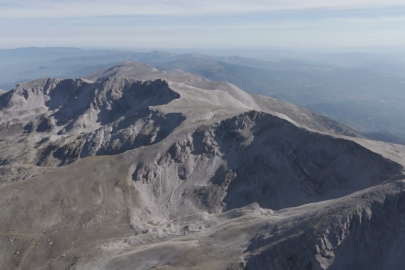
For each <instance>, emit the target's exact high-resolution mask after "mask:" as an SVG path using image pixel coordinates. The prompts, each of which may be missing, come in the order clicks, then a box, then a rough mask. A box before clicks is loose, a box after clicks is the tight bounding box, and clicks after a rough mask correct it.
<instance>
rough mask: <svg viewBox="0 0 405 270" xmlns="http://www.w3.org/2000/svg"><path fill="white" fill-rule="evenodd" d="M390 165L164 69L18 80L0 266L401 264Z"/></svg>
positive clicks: (313, 125) (357, 141) (357, 146)
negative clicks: (75, 77) (66, 77)
mask: <svg viewBox="0 0 405 270" xmlns="http://www.w3.org/2000/svg"><path fill="white" fill-rule="evenodd" d="M158 57H162V56H158ZM90 79H91V80H90ZM346 135H351V136H352V137H349V136H346ZM404 165H405V146H400V145H393V144H386V143H382V142H377V141H370V140H366V139H364V138H361V136H358V134H356V133H355V132H354V131H352V130H350V129H349V128H347V127H345V126H343V125H340V124H338V123H337V122H335V121H333V120H328V119H327V118H325V117H321V116H318V115H316V114H313V113H311V112H309V111H307V110H306V109H303V108H300V107H298V106H296V105H293V104H290V103H287V102H285V101H281V100H276V99H274V98H271V97H264V96H259V95H252V94H248V93H246V92H244V91H242V90H241V89H239V88H238V87H236V86H235V85H232V84H230V83H228V82H214V81H210V80H208V79H206V78H203V77H200V76H196V75H192V74H189V73H184V72H181V71H178V70H177V71H161V70H159V69H156V68H154V67H152V66H149V65H147V64H142V63H132V62H130V63H124V64H120V65H118V66H114V67H111V68H108V69H105V70H99V71H96V72H94V73H93V74H91V75H89V76H87V77H86V78H83V79H37V80H34V81H30V82H24V83H20V84H19V85H17V86H16V87H14V89H12V90H11V91H9V92H7V93H5V94H3V95H2V96H0V211H1V219H0V232H1V233H0V242H1V245H0V251H1V252H0V265H1V266H2V267H3V268H4V269H45V268H46V269H50V270H53V269H55V270H56V269H100V270H103V269H105V270H107V269H122V270H130V269H145V270H146V269H196V270H202V269H212V270H222V269H235V270H236V269H238V270H242V269H247V270H250V269H255V270H262V269H263V270H264V269H286V270H292V269H319V270H320V269H349V270H351V269H353V270H354V269H377V270H379V269H381V270H382V269H387V268H389V269H401V267H402V266H403V265H404V263H405V259H404V256H403V253H404V251H405V245H404V241H403V239H404V237H405V235H404V230H403V227H404V226H403V223H404V220H405V208H404V205H405V204H404V202H405V201H404V198H405V186H404V180H403V179H405V175H404V170H405V168H404ZM370 258H373V259H372V260H370Z"/></svg>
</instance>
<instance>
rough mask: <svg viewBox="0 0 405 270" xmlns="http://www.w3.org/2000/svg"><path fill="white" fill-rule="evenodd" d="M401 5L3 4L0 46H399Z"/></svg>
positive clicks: (163, 0) (3, 0) (360, 0)
mask: <svg viewBox="0 0 405 270" xmlns="http://www.w3.org/2000/svg"><path fill="white" fill-rule="evenodd" d="M404 11H405V3H404V2H403V1H395V0H390V1H385V2H381V1H374V0H373V1H364V0H355V1H327V2H326V1H305V3H302V2H299V1H294V0H288V1H262V0H254V1H239V2H238V3H234V2H232V1H229V0H225V1H211V0H205V1H199V2H195V1H189V0H183V1H168V0H159V1H154V2H153V3H152V2H150V1H144V0H137V1H128V0H121V1H114V3H112V2H109V1H105V0H102V1H91V0H85V1H77V0H74V1H66V0H62V1H52V0H37V1H31V0H18V1H10V0H0V23H1V24H0V35H1V36H2V39H1V42H0V48H19V47H60V46H63V47H80V48H100V49H101V48H107V49H141V48H153V49H161V50H167V49H168V48H169V49H190V48H200V49H224V48H229V49H280V48H283V49H293V50H294V49H301V50H302V49H305V50H315V49H331V48H333V49H336V50H344V49H351V50H359V49H370V48H371V49H378V48H401V47H403V46H404V45H405V38H404V37H405V35H404V34H405V27H404V22H405V16H404V15H403V14H405V12H404Z"/></svg>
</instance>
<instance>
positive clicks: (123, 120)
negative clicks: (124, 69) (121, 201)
mask: <svg viewBox="0 0 405 270" xmlns="http://www.w3.org/2000/svg"><path fill="white" fill-rule="evenodd" d="M179 97H180V96H179V94H178V93H176V92H174V91H172V90H171V89H170V88H169V87H168V85H167V83H166V82H164V81H161V80H156V81H146V82H139V81H135V80H131V79H124V78H117V77H112V78H109V79H107V80H105V81H101V82H99V83H91V82H87V81H84V80H59V79H40V80H37V81H33V82H30V83H24V84H21V85H18V86H17V87H16V88H15V89H13V90H12V91H10V92H8V93H7V94H5V95H4V96H2V97H1V100H0V104H1V106H2V112H1V113H2V115H4V118H3V121H2V123H1V125H2V127H3V128H1V133H2V135H3V137H4V138H5V139H4V142H5V144H6V145H5V149H7V146H8V145H7V144H8V142H10V141H11V140H13V139H14V138H15V137H16V136H20V137H19V140H20V142H19V143H18V145H20V146H21V147H22V148H26V147H27V145H32V144H33V143H35V146H34V148H35V149H27V150H28V151H29V150H33V151H30V153H24V157H23V160H22V161H23V162H24V163H32V164H37V165H46V166H59V165H63V164H68V163H71V162H73V161H75V160H77V159H79V158H83V157H86V156H89V155H109V154H119V153H122V152H124V151H127V150H130V149H134V148H136V147H140V146H143V145H149V144H153V143H156V142H157V141H159V140H161V139H162V138H164V137H165V136H166V135H167V134H169V133H170V132H171V131H172V130H173V129H174V128H175V127H176V126H178V125H180V123H181V122H182V121H183V120H184V117H183V116H182V115H181V113H177V114H167V115H164V114H162V113H159V112H158V111H155V110H152V109H150V107H151V106H156V105H161V104H166V103H169V102H170V101H172V100H174V99H178V98H179ZM10 118H12V121H7V119H10ZM9 150H10V151H7V150H6V152H7V153H8V154H9V155H8V156H7V162H13V161H18V160H20V158H21V156H19V153H13V152H14V150H16V149H15V147H13V148H12V149H9ZM3 156H6V155H5V154H4V155H3ZM29 157H32V158H31V159H27V158H29Z"/></svg>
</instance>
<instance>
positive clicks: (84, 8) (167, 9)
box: [0, 0, 405, 19]
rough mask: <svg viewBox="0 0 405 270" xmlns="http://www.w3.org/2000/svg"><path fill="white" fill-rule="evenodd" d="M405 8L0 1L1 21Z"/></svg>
mask: <svg viewBox="0 0 405 270" xmlns="http://www.w3.org/2000/svg"><path fill="white" fill-rule="evenodd" d="M389 7H405V2H404V1H403V0H387V1H381V0H378V1H377V0H350V1H349V0H341V1H337V0H333V1H326V0H323V1H321V0H309V1H302V0H299V1H298V0H283V1H281V0H267V1H264V0H249V1H247V0H246V1H231V0H222V1H213V0H201V1H195V0H177V1H174V0H173V1H169V0H155V1H151V0H132V1H130V0H116V1H110V0H108V1H107V0H82V1H78V0H59V1H56V0H0V18H27V19H29V18H44V19H45V18H74V17H99V16H135V15H178V16H189V15H215V14H217V15H218V14H241V13H254V12H266V11H267V12H268V11H277V10H300V9H319V8H324V9H358V8H389Z"/></svg>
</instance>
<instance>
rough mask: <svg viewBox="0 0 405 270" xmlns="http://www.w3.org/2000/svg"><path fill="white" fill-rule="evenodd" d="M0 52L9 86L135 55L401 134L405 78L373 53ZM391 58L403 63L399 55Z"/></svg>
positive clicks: (72, 74)
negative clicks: (273, 57)
mask: <svg viewBox="0 0 405 270" xmlns="http://www.w3.org/2000/svg"><path fill="white" fill-rule="evenodd" d="M47 51H49V53H48V54H47ZM0 55H4V56H5V55H8V56H7V57H8V58H7V59H6V58H4V59H5V60H4V61H2V63H0V88H3V89H7V90H9V89H11V88H13V87H14V86H15V84H16V83H18V82H23V81H30V80H32V79H35V78H39V77H57V78H81V77H83V76H85V75H87V74H90V73H92V72H94V71H95V70H99V69H105V68H109V67H112V66H115V65H118V64H121V63H124V62H126V61H137V62H142V63H147V64H151V65H153V66H155V67H157V68H158V69H160V70H165V71H170V70H176V69H177V70H178V69H180V70H183V71H185V72H189V73H193V74H195V75H199V76H202V77H205V78H207V79H209V80H211V81H227V82H230V83H232V84H234V85H236V86H237V87H239V88H240V89H243V90H244V91H247V92H249V93H254V94H260V95H266V96H271V97H273V98H277V99H281V100H285V101H288V102H291V103H294V104H296V105H298V106H301V107H305V108H307V109H309V110H311V111H314V112H315V113H318V114H322V115H324V116H327V117H329V118H332V119H334V120H337V121H339V122H341V123H343V124H345V125H347V126H349V127H351V128H353V129H355V130H359V131H361V132H377V133H387V132H388V133H390V134H393V135H394V136H396V137H398V138H400V139H405V125H404V124H402V123H405V107H404V106H403V104H404V103H405V97H404V95H403V82H404V78H403V76H400V75H398V74H401V70H395V69H394V68H388V67H389V66H390V63H391V62H389V61H388V62H387V61H385V62H384V66H381V65H379V66H373V65H378V61H377V60H374V62H367V61H365V60H364V59H363V58H364V57H363V56H359V57H356V55H354V54H353V55H350V54H348V55H332V56H331V55H326V56H325V59H322V58H320V57H321V55H320V56H318V58H319V59H317V58H316V57H315V56H311V57H308V58H307V60H305V59H306V58H303V59H304V60H300V59H291V58H290V59H289V58H281V59H278V60H277V61H262V60H258V59H250V58H245V57H238V56H210V55H203V54H197V53H184V54H175V53H167V52H161V51H152V52H133V51H118V50H78V49H69V48H28V49H21V50H14V51H13V50H7V51H3V54H2V51H1V50H0ZM2 59H3V58H2ZM328 59H329V60H330V61H329V60H328ZM356 59H358V62H359V63H358V65H356V61H357V60H356ZM6 60H7V61H6ZM323 60H324V61H323ZM327 60H328V61H329V62H330V64H327V63H328V61H327ZM340 60H342V61H343V60H344V61H343V62H342V61H340ZM376 61H377V62H376ZM344 63H347V66H345V65H344ZM392 64H395V65H394V66H395V67H398V68H400V67H401V64H400V63H396V62H395V63H392ZM402 73H403V72H402Z"/></svg>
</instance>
